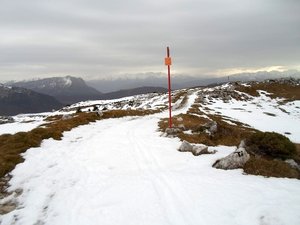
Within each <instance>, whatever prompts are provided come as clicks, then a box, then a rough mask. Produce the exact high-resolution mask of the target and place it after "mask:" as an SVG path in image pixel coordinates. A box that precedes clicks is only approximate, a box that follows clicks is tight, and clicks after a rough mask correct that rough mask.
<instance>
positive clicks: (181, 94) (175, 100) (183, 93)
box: [172, 91, 187, 103]
mask: <svg viewBox="0 0 300 225" xmlns="http://www.w3.org/2000/svg"><path fill="white" fill-rule="evenodd" d="M181 97H183V98H185V97H187V91H179V92H177V93H176V94H175V96H173V97H172V103H175V102H177V101H178V100H179V99H180V98H181Z"/></svg>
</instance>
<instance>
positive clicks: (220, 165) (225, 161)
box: [213, 147, 250, 170]
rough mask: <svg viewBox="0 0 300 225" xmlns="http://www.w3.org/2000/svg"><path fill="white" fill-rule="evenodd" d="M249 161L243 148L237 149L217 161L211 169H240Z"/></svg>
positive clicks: (248, 156)
mask: <svg viewBox="0 0 300 225" xmlns="http://www.w3.org/2000/svg"><path fill="white" fill-rule="evenodd" d="M249 159H250V155H249V154H248V153H247V152H246V150H245V148H244V147H239V148H238V149H237V150H235V151H234V152H233V153H231V154H230V155H228V156H226V157H224V158H222V159H219V160H217V161H216V162H215V163H214V164H213V167H215V168H217V169H225V170H229V169H237V168H242V167H243V166H244V165H245V163H246V162H247V161H248V160H249Z"/></svg>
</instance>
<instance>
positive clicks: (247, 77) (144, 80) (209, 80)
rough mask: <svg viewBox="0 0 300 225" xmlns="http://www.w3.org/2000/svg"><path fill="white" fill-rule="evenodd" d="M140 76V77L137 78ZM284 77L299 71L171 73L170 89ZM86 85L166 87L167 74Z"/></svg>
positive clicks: (100, 87) (104, 89) (112, 88)
mask: <svg viewBox="0 0 300 225" xmlns="http://www.w3.org/2000/svg"><path fill="white" fill-rule="evenodd" d="M139 77H141V78H139ZM284 77H294V78H300V72H299V71H297V70H288V71H284V72H278V71H271V72H266V71H262V72H257V73H240V74H234V75H228V76H223V77H214V76H212V77H208V76H206V77H203V76H202V77H195V76H187V75H177V76H176V75H175V76H172V74H171V79H172V81H171V83H172V89H173V90H176V89H182V88H188V87H195V86H207V85H210V84H219V83H224V82H228V81H254V80H256V81H263V80H266V79H277V78H284ZM86 83H87V85H89V86H91V87H94V88H95V89H97V90H99V91H101V92H104V93H106V92H112V91H118V90H120V89H132V88H136V87H143V86H152V87H165V88H166V87H167V86H168V83H167V75H166V74H163V73H146V74H141V75H140V76H136V77H134V78H118V79H113V80H109V79H97V80H88V81H86Z"/></svg>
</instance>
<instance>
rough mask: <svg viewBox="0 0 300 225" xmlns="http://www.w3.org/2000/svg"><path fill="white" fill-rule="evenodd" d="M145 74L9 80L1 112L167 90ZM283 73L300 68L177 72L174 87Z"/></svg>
mask: <svg viewBox="0 0 300 225" xmlns="http://www.w3.org/2000/svg"><path fill="white" fill-rule="evenodd" d="M143 77H146V78H144V79H116V80H93V81H87V83H86V82H85V81H84V80H83V79H82V78H76V77H72V76H66V77H52V78H45V79H37V80H30V81H19V82H8V83H6V84H5V85H0V115H14V114H17V113H28V112H42V111H49V110H52V109H57V108H59V107H61V106H62V105H63V104H64V105H66V104H72V103H76V102H79V101H85V100H96V99H114V98H121V97H126V96H132V95H139V94H146V93H150V92H166V91H167V89H166V87H167V78H166V76H162V74H160V75H155V74H149V76H143ZM282 77H294V78H300V72H299V71H285V72H277V71H273V72H258V73H243V74H236V75H231V76H226V77H217V78H216V77H212V78H197V77H192V76H173V77H172V89H173V90H174V89H181V88H187V87H196V86H207V85H210V84H220V83H224V82H228V81H252V80H256V81H261V80H265V79H277V78H282ZM90 86H92V87H90ZM103 92H107V93H103Z"/></svg>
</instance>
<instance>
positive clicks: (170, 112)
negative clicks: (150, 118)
mask: <svg viewBox="0 0 300 225" xmlns="http://www.w3.org/2000/svg"><path fill="white" fill-rule="evenodd" d="M167 57H168V58H169V57H170V49H169V47H167ZM168 89H169V127H170V128H172V97H171V76H170V65H168Z"/></svg>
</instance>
